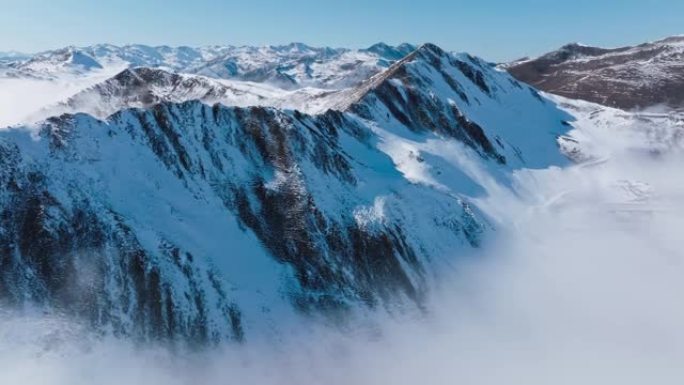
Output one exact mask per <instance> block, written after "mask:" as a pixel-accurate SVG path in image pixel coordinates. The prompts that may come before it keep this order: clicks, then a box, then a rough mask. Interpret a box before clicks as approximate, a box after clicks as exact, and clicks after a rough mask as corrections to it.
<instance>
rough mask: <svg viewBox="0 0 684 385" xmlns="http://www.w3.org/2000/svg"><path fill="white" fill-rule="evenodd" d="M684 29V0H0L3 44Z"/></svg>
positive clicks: (485, 38) (533, 37)
mask: <svg viewBox="0 0 684 385" xmlns="http://www.w3.org/2000/svg"><path fill="white" fill-rule="evenodd" d="M673 34H684V0H422V1H421V0H414V1H409V0H339V1H331V0H240V1H233V0H0V51H7V50H19V51H25V52H26V51H28V52H33V51H38V50H45V49H51V48H57V47H62V46H65V45H88V44H93V43H100V42H107V43H114V44H124V43H145V44H168V45H192V46H195V45H205V44H234V45H244V44H247V45H264V44H281V43H288V42H292V41H298V42H304V43H307V44H311V45H328V46H336V47H337V46H346V47H364V46H368V45H370V44H372V43H375V42H378V41H384V42H387V43H400V42H404V41H407V42H412V43H422V42H433V43H436V44H438V45H440V46H442V47H443V48H446V49H449V50H456V51H468V52H471V53H473V54H476V55H479V56H482V57H484V58H486V59H489V60H509V59H514V58H518V57H521V56H525V55H536V54H539V53H542V52H546V51H548V50H551V49H554V48H556V47H558V46H560V45H562V44H564V43H567V42H574V41H579V42H582V43H586V44H592V45H603V46H619V45H626V44H634V43H639V42H644V41H649V40H654V39H656V38H660V37H665V36H668V35H673Z"/></svg>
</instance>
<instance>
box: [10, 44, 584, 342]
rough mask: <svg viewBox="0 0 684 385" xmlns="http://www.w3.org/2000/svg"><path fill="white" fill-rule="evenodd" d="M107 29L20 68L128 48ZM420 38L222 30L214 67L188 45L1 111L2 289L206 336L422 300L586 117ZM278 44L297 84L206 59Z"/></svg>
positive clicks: (62, 307)
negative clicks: (491, 202)
mask: <svg viewBox="0 0 684 385" xmlns="http://www.w3.org/2000/svg"><path fill="white" fill-rule="evenodd" d="M100 47H101V51H97V49H95V48H92V50H91V51H88V50H74V49H66V50H64V52H62V53H60V54H59V55H57V54H55V53H52V54H48V55H42V56H40V57H38V58H33V59H31V60H29V61H26V62H23V63H22V64H21V66H23V68H24V69H26V70H27V71H28V69H31V71H39V70H40V71H42V70H43V69H45V68H68V69H69V71H70V73H69V75H68V76H71V77H72V78H73V77H76V78H78V77H79V76H82V77H88V76H90V75H88V72H89V71H94V72H95V73H98V71H100V72H101V70H99V69H98V67H97V65H99V66H100V67H104V68H107V67H108V66H109V65H110V64H109V61H108V60H103V58H104V57H107V55H111V52H112V51H113V50H115V49H114V48H112V47H110V46H100ZM408 49H409V47H398V48H393V47H389V46H386V45H376V46H373V47H371V48H370V49H368V50H363V51H351V50H328V49H323V50H313V49H311V48H309V47H306V46H303V45H296V44H295V45H291V46H285V47H279V48H265V49H264V48H260V49H256V48H255V49H246V48H242V49H233V48H227V49H226V51H224V50H223V49H219V48H216V49H215V50H214V51H211V52H209V51H206V52H200V53H198V55H200V56H201V57H202V59H201V60H200V59H197V60H199V61H202V62H204V61H206V59H207V58H208V57H209V56H212V57H214V56H215V57H214V59H211V60H209V62H210V63H214V64H206V63H205V64H203V65H200V66H196V65H195V64H196V62H195V58H196V57H197V56H193V55H192V54H190V53H187V52H186V53H187V55H186V53H184V54H183V55H186V56H184V57H185V58H186V59H187V60H186V61H185V62H183V64H178V63H180V60H177V61H175V62H174V61H172V60H170V59H168V57H167V58H166V59H165V60H166V61H164V63H165V64H161V62H159V63H157V64H156V65H153V67H155V68H146V67H136V68H129V69H125V70H123V71H121V72H118V73H117V74H116V75H115V76H113V77H111V78H108V79H106V80H104V81H102V82H98V83H96V84H94V85H92V86H89V87H86V88H84V89H82V90H80V91H79V92H76V93H75V94H74V95H72V96H71V97H69V98H66V99H65V100H63V101H61V102H60V103H58V104H57V105H51V106H49V107H47V106H46V107H45V108H44V109H43V110H42V112H43V113H47V114H48V115H50V114H53V115H55V116H54V117H48V118H46V119H44V120H42V121H40V120H39V122H38V123H32V124H25V125H17V126H14V127H12V128H8V129H3V130H1V131H0V181H1V183H0V258H1V259H0V266H2V268H1V269H0V277H1V278H0V293H2V295H1V297H2V300H3V301H5V302H6V303H10V304H13V305H19V306H29V305H30V306H36V307H38V308H40V309H44V310H46V311H59V312H62V313H65V314H69V315H72V316H78V317H81V318H83V319H85V320H88V321H89V322H90V323H91V324H92V325H93V326H94V327H96V328H97V329H98V330H102V331H109V332H113V333H114V334H117V335H126V336H135V337H137V338H141V339H160V338H161V339H172V340H185V341H193V342H208V341H218V340H241V339H243V338H250V336H254V335H259V334H260V333H262V332H263V331H264V330H277V329H278V325H279V324H280V323H284V322H287V319H288V318H290V317H294V318H296V317H299V316H300V315H302V314H310V315H313V314H316V315H318V314H323V315H336V317H335V318H336V319H337V318H339V315H340V314H349V313H356V312H364V311H368V310H370V309H388V310H390V311H393V310H394V309H406V308H409V309H410V308H413V309H420V308H421V307H422V304H423V298H424V296H425V295H426V293H427V292H428V291H429V290H430V287H431V285H432V284H433V283H434V279H433V278H434V277H435V276H437V275H439V271H440V270H441V267H442V266H444V264H447V263H448V264H451V263H453V262H454V258H458V256H459V255H461V254H465V253H467V251H468V250H469V249H471V248H473V247H478V246H480V245H481V243H482V242H483V241H484V240H485V239H487V237H488V234H490V233H491V232H493V231H495V228H494V227H493V226H492V225H491V224H490V223H489V220H488V218H487V217H486V216H485V215H484V214H483V213H482V211H481V210H479V209H478V208H477V198H478V197H481V196H483V194H485V193H486V192H491V191H492V189H497V188H501V187H500V186H506V184H507V183H510V175H511V172H512V171H513V170H516V169H519V168H523V167H526V168H542V167H547V166H549V165H557V164H563V163H564V162H567V160H566V158H565V157H564V156H563V155H562V153H561V151H560V150H559V146H558V142H557V140H558V138H559V137H562V135H564V133H565V132H566V131H568V129H569V128H570V127H569V124H568V121H569V120H572V117H571V116H570V115H569V114H567V113H566V112H564V111H562V110H560V109H559V108H558V107H557V106H556V104H555V103H554V102H552V101H550V100H549V99H547V98H545V97H544V96H543V95H540V94H539V93H537V92H536V91H535V90H534V89H532V88H530V87H529V86H527V85H524V84H521V83H519V82H518V81H516V80H515V79H513V78H512V77H511V76H510V75H508V74H507V73H506V72H504V71H500V70H498V69H496V68H495V67H493V66H492V65H490V64H488V63H486V62H484V61H482V60H480V59H478V58H475V57H472V56H469V55H465V54H464V55H452V54H449V53H447V52H444V51H443V50H441V49H440V48H439V47H436V46H434V45H431V44H426V45H423V46H421V47H420V48H418V49H416V50H415V51H413V52H410V53H409V54H408V55H405V56H404V57H403V58H400V56H401V55H403V54H404V53H405V52H406V51H405V50H408ZM164 50H165V48H163V47H162V48H158V49H155V50H153V52H158V53H159V52H162V51H164ZM143 51H144V52H143ZM143 51H141V52H143V53H145V52H146V53H148V54H149V55H150V57H152V56H154V55H153V53H151V52H147V51H146V50H143ZM181 51H183V50H182V49H177V50H175V51H174V50H173V49H171V50H170V51H169V52H173V55H175V56H174V57H177V56H178V55H180V53H179V52H181ZM276 51H277V54H275V53H274V52H276ZM98 52H99V53H98ZM107 52H110V53H107ZM164 52H166V51H164ZM183 52H184V51H183ZM193 52H195V53H197V51H193ZM236 52H240V53H239V54H238V53H236ZM143 53H140V55H139V56H140V57H143V56H145V55H143ZM82 55H85V57H84V56H82ZM117 55H118V54H117ZM202 55H204V56H202ZM231 55H232V56H231ZM240 55H242V56H240ZM250 55H251V56H250ZM273 55H276V56H277V55H282V57H285V56H287V55H293V56H295V57H298V58H299V59H296V60H294V61H295V62H297V63H298V64H296V65H294V66H292V67H287V68H288V69H287V70H285V71H281V69H283V68H285V67H283V66H284V64H283V63H282V62H281V60H280V59H278V60H277V61H278V62H279V64H278V68H280V69H278V70H274V71H275V72H269V71H271V70H270V69H269V70H268V71H266V72H264V73H277V74H288V77H289V78H290V79H294V80H295V83H293V84H297V87H299V88H298V89H296V90H287V89H283V88H282V87H277V86H275V85H274V84H276V83H278V82H277V81H274V79H273V78H272V77H270V75H269V76H265V77H259V78H258V79H253V80H259V81H261V82H262V83H255V82H246V81H244V80H235V79H233V80H226V79H224V77H229V76H223V75H222V74H220V73H216V72H212V73H208V72H206V71H208V69H209V68H213V67H212V65H219V64H218V63H225V62H226V60H227V59H226V58H228V57H238V58H240V59H239V62H240V63H242V64H240V66H239V68H240V71H238V72H236V73H237V74H239V76H237V75H236V76H237V78H239V79H245V78H247V77H248V76H247V75H246V74H247V73H251V72H249V71H248V70H246V68H251V67H249V65H248V64H245V63H257V62H260V60H262V58H264V57H272V56H273ZM316 55H319V56H318V57H319V59H311V57H314V56H316ZM321 55H323V56H321ZM325 55H327V56H325ZM117 57H118V56H117ZM279 57H280V56H279ZM359 58H361V59H359ZM310 59H311V60H310ZM381 59H382V60H385V61H382V60H381ZM174 60H175V59H174ZM269 60H270V59H269ZM319 60H320V62H319ZM113 61H114V60H112V62H113ZM199 61H198V62H199ZM172 62H174V63H176V64H177V65H178V66H179V67H176V68H181V67H182V68H196V69H197V70H193V71H190V72H193V74H185V73H178V72H179V71H173V66H171V65H170V63H172ZM350 62H353V63H355V64H354V65H353V66H350V67H348V68H347V67H345V68H347V69H346V70H343V71H342V72H338V68H340V67H341V66H345V64H344V63H350ZM46 63H47V64H46ZM95 63H96V64H97V65H96V64H95ZM130 63H131V66H133V64H132V63H133V61H132V60H131V61H130ZM39 64H40V65H39ZM140 64H141V63H137V64H135V65H136V66H137V65H140ZM44 65H45V66H44ZM301 66H303V67H301ZM162 67H164V68H165V69H164V68H162ZM256 67H260V68H271V67H269V66H268V65H265V64H263V63H261V64H259V65H257V66H256ZM222 68H226V67H225V66H223V67H222ZM302 68H304V70H302V71H300V69H302ZM306 68H308V69H306ZM72 69H76V70H77V71H76V72H73V71H72ZM50 71H51V70H48V71H43V72H44V73H49V72H50ZM288 71H289V72H288ZM345 71H346V72H345ZM58 72H59V71H57V72H55V73H58ZM197 73H204V74H205V75H206V74H209V75H211V76H216V77H217V78H210V77H208V76H203V75H197ZM60 76H61V75H60ZM231 76H233V75H231ZM250 76H251V75H250ZM361 78H363V80H360V81H356V80H354V79H361ZM41 81H43V82H45V81H50V80H41ZM307 82H312V84H316V85H318V86H324V87H332V86H334V87H340V86H341V85H342V84H345V85H351V86H350V87H348V88H340V89H336V90H321V89H320V88H319V89H309V88H301V86H303V85H306V84H308V83H307ZM300 106H305V107H306V106H308V107H309V108H299V107H300ZM41 119H42V117H41ZM32 121H35V119H33V120H32Z"/></svg>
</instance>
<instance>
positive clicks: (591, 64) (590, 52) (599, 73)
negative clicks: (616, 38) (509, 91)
mask: <svg viewBox="0 0 684 385" xmlns="http://www.w3.org/2000/svg"><path fill="white" fill-rule="evenodd" d="M683 59H684V37H679V36H676V37H670V38H667V39H663V40H659V41H656V42H653V43H646V44H641V45H638V46H635V47H624V48H616V49H604V48H596V47H587V46H583V45H579V44H569V45H566V46H564V47H562V48H560V49H559V50H557V51H554V52H551V53H548V54H546V55H544V56H541V57H539V58H536V59H532V60H522V61H518V62H514V63H510V64H508V65H506V68H507V69H508V71H509V72H510V73H511V74H512V75H513V76H515V77H516V78H517V79H519V80H520V81H523V82H526V83H529V84H531V85H533V86H535V87H537V88H539V89H541V90H544V91H547V92H550V93H553V94H557V95H560V96H565V97H568V98H572V99H582V100H586V101H590V102H595V103H599V104H603V105H606V106H610V107H616V108H621V109H634V108H646V107H651V106H654V105H666V106H669V107H673V108H682V107H683V106H684V92H683V91H682V90H684V64H683V63H684V60H683Z"/></svg>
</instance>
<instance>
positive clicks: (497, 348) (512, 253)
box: [0, 127, 684, 385]
mask: <svg viewBox="0 0 684 385" xmlns="http://www.w3.org/2000/svg"><path fill="white" fill-rule="evenodd" d="M636 128H638V127H636ZM609 134H610V135H604V138H609V137H610V136H611V135H614V134H615V133H614V132H612V133H609ZM632 134H633V132H632ZM613 139H615V138H613ZM610 142H611V143H620V145H619V146H617V145H613V146H612V147H610V148H605V147H604V148H603V149H604V150H605V151H604V152H603V153H602V155H604V156H602V157H601V158H600V160H594V161H591V162H588V163H586V164H582V165H576V166H571V167H567V168H564V169H560V168H551V169H547V170H526V171H521V172H518V173H517V174H516V175H515V176H514V179H515V183H514V186H515V188H514V191H508V192H501V191H505V190H504V189H501V191H499V192H497V193H496V195H491V196H489V197H487V198H483V199H481V200H480V201H479V202H478V204H479V205H480V207H482V209H483V210H485V211H486V212H487V213H488V214H489V215H490V216H491V217H492V222H493V223H494V225H495V226H496V228H497V234H498V237H497V240H496V241H495V242H494V243H492V244H490V245H488V246H487V247H486V248H483V249H481V250H478V251H477V253H476V255H474V256H469V257H467V258H465V257H463V258H461V261H459V263H456V264H455V266H456V267H455V270H454V271H452V272H448V273H446V274H445V277H444V278H443V280H442V281H441V284H440V286H439V288H438V289H435V290H434V293H433V295H432V297H431V299H430V303H429V304H428V306H427V308H428V309H429V310H428V312H427V314H425V315H422V316H419V317H418V316H415V315H414V316H404V317H402V316H393V317H388V316H383V315H377V316H376V318H375V322H374V323H372V325H375V326H368V325H367V324H365V323H364V325H359V326H358V328H354V327H349V328H347V329H346V330H345V331H340V330H330V329H326V328H323V327H321V328H316V329H315V330H312V329H311V328H302V329H301V330H300V331H298V332H297V331H295V332H293V333H287V334H286V335H287V336H286V337H283V338H282V339H281V340H279V341H264V342H259V341H248V342H247V343H246V344H245V345H244V346H239V347H235V346H227V347H223V348H216V349H212V350H210V351H206V352H195V353H180V354H173V353H170V352H167V351H165V350H162V349H154V348H149V349H142V348H140V347H133V346H132V345H130V344H128V343H126V342H124V341H117V340H113V339H104V340H102V339H97V338H93V337H84V336H85V335H87V333H84V331H83V330H82V328H80V327H79V326H78V325H75V324H73V323H70V322H66V321H60V320H58V319H54V318H51V317H46V316H43V315H40V314H38V315H25V316H22V317H19V318H17V317H11V316H5V317H4V319H3V322H0V383H3V384H19V383H21V384H28V385H33V384H60V385H61V384H68V385H79V384H98V385H105V384H117V385H119V384H172V385H176V384H178V385H180V384H193V385H198V384H399V385H402V384H588V385H591V384H602V385H603V384H647V383H648V384H681V383H683V382H684V364H683V363H684V306H683V302H684V301H683V296H684V279H683V278H684V251H682V250H684V237H682V236H681V231H682V229H684V173H683V172H682V165H683V164H684V156H683V155H682V153H681V152H680V151H679V147H677V146H674V148H670V149H669V150H668V151H659V152H654V151H652V148H649V147H647V145H646V143H647V141H645V140H644V138H643V137H641V136H640V135H631V136H629V138H627V139H626V138H620V140H612V141H610ZM596 143H598V144H596ZM596 143H595V145H600V141H599V142H596ZM642 143H644V144H643V145H642ZM649 145H650V144H649ZM248 338H249V336H248Z"/></svg>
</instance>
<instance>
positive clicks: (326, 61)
mask: <svg viewBox="0 0 684 385" xmlns="http://www.w3.org/2000/svg"><path fill="white" fill-rule="evenodd" d="M414 49H415V47H414V46H411V45H409V44H402V45H400V46H397V47H392V46H389V45H386V44H382V43H380V44H376V45H374V46H371V47H370V48H368V49H360V50H351V49H342V48H338V49H334V48H328V47H325V48H314V47H310V46H307V45H305V44H301V43H292V44H289V45H284V46H268V47H233V46H211V47H201V48H190V47H168V46H158V47H151V46H145V45H127V46H114V45H107V44H102V45H95V46H90V47H82V48H77V47H68V48H64V49H61V50H56V51H48V52H44V53H41V54H38V55H36V56H33V57H31V58H30V59H28V60H26V59H22V58H17V59H16V60H15V63H13V67H14V68H15V71H14V72H13V73H12V74H11V76H15V77H21V76H27V77H36V78H47V79H49V78H56V77H59V76H61V75H62V74H64V73H74V72H76V73H78V72H83V71H89V70H93V69H97V68H101V67H111V66H116V67H121V68H123V67H150V68H159V69H164V70H167V71H172V72H180V73H188V74H198V75H204V76H208V77H213V78H220V79H231V80H242V81H252V82H259V83H267V84H271V85H274V86H277V87H279V88H283V89H288V90H293V89H298V88H302V87H316V88H326V89H337V88H344V87H349V86H352V85H354V84H356V83H358V82H360V81H362V80H364V79H366V78H368V77H370V76H372V75H374V74H376V73H378V72H380V71H382V70H383V69H384V68H387V67H388V66H389V65H390V64H391V63H392V62H394V61H396V60H399V59H401V58H402V57H403V56H405V55H407V54H408V53H410V52H411V51H413V50H414Z"/></svg>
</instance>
